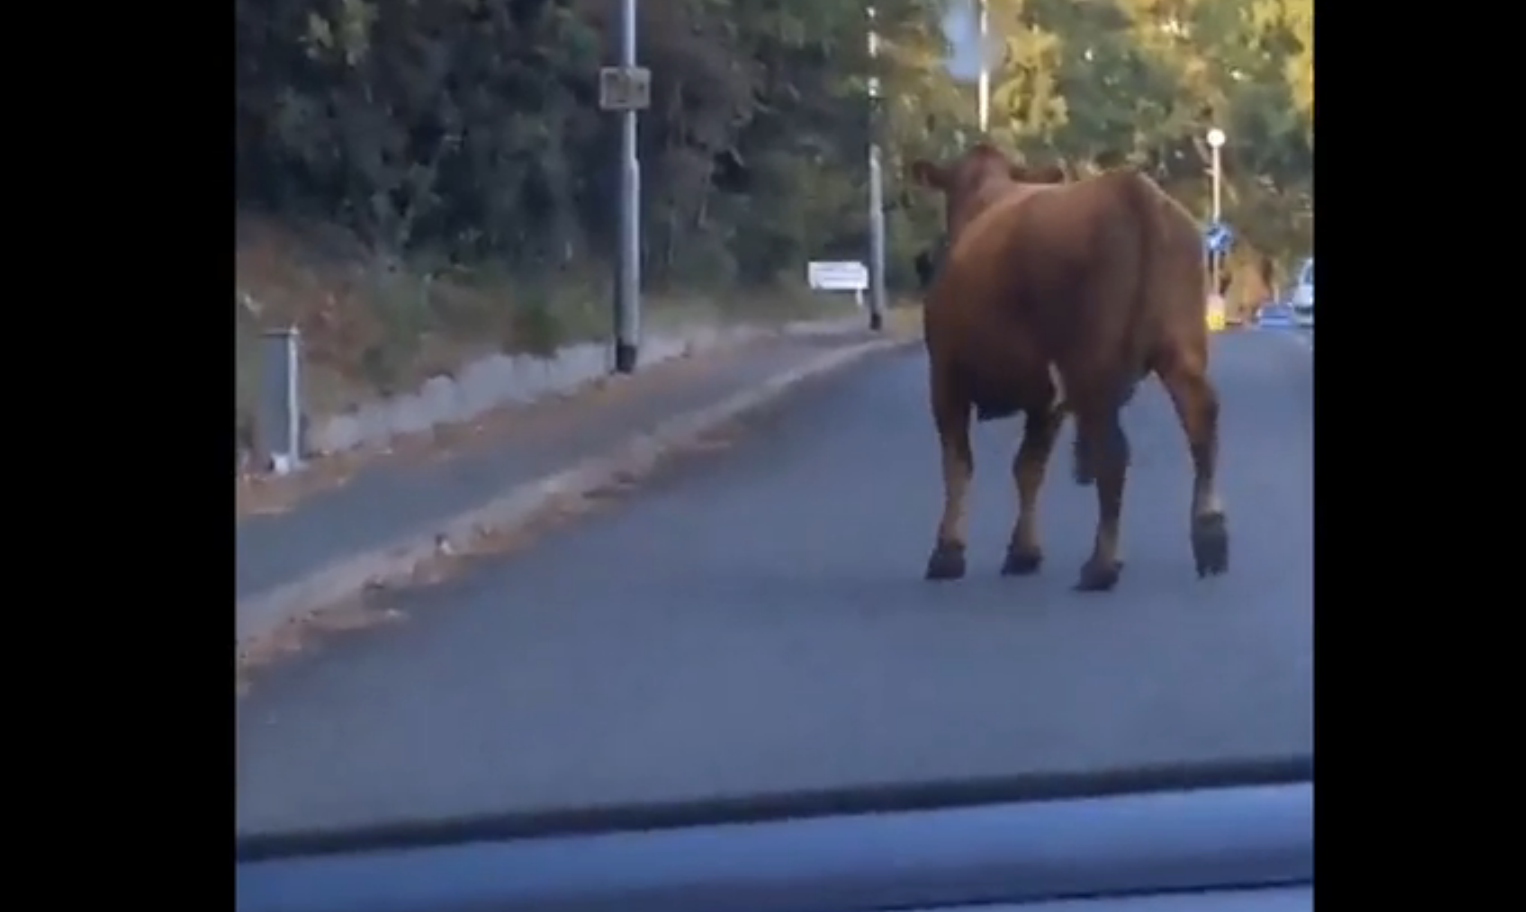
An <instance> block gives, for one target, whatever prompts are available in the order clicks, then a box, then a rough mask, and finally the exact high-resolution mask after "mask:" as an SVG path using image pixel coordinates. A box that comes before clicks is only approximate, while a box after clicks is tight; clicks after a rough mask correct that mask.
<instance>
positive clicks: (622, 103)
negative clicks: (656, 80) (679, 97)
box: [599, 66, 652, 111]
mask: <svg viewBox="0 0 1526 912" xmlns="http://www.w3.org/2000/svg"><path fill="white" fill-rule="evenodd" d="M651 105H652V71H651V70H649V69H647V68H646V67H639V66H632V67H600V68H599V107H600V108H601V109H602V110H605V111H645V110H646V109H647V108H649V107H651Z"/></svg>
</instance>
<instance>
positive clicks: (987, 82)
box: [975, 0, 991, 137]
mask: <svg viewBox="0 0 1526 912" xmlns="http://www.w3.org/2000/svg"><path fill="white" fill-rule="evenodd" d="M990 16H991V13H990V10H989V9H988V8H987V2H986V0H977V10H976V25H975V31H976V39H975V40H976V48H977V50H978V51H979V53H980V83H979V88H978V90H977V91H978V93H979V94H978V97H977V99H976V105H977V107H978V108H979V111H980V134H981V136H982V137H984V136H985V133H986V130H987V129H988V128H989V126H990V123H991V66H990V64H989V63H988V62H987V57H988V55H989V53H990V52H989V50H988V49H987V48H986V42H987V41H988V40H989V35H990V30H991V26H990Z"/></svg>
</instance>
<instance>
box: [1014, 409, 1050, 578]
mask: <svg viewBox="0 0 1526 912" xmlns="http://www.w3.org/2000/svg"><path fill="white" fill-rule="evenodd" d="M1064 422H1065V413H1064V412H1062V411H1058V410H1043V411H1039V410H1030V411H1028V413H1027V416H1026V421H1025V424H1024V426H1023V442H1022V444H1021V445H1020V446H1019V447H1018V448H1017V456H1015V457H1014V458H1013V460H1012V480H1013V481H1014V482H1016V484H1017V522H1016V524H1015V525H1013V527H1012V538H1011V540H1009V541H1008V542H1007V557H1006V560H1005V561H1003V562H1002V565H1001V572H1002V575H1003V576H1025V575H1027V574H1029V573H1035V572H1037V571H1038V569H1039V566H1040V565H1041V564H1043V562H1044V552H1043V549H1042V548H1041V547H1040V546H1039V537H1038V499H1039V489H1040V488H1041V487H1043V485H1044V470H1045V469H1046V468H1047V467H1048V465H1049V455H1050V453H1052V452H1053V451H1054V441H1055V438H1056V437H1058V436H1059V432H1060V425H1061V424H1063V423H1064Z"/></svg>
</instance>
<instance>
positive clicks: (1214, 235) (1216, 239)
mask: <svg viewBox="0 0 1526 912" xmlns="http://www.w3.org/2000/svg"><path fill="white" fill-rule="evenodd" d="M1234 240H1235V233H1234V231H1232V230H1231V229H1230V227H1229V226H1228V225H1226V224H1224V223H1223V222H1215V223H1213V224H1212V225H1209V226H1208V230H1207V231H1206V232H1204V234H1203V242H1204V243H1205V244H1207V245H1208V252H1209V253H1223V252H1224V251H1226V250H1228V249H1229V245H1230V244H1232V243H1234Z"/></svg>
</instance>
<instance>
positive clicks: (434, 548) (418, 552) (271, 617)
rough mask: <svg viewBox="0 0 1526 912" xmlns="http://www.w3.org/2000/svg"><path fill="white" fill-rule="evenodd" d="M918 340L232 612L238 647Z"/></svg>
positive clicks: (629, 446) (752, 399)
mask: <svg viewBox="0 0 1526 912" xmlns="http://www.w3.org/2000/svg"><path fill="white" fill-rule="evenodd" d="M916 341H917V340H915V339H905V338H895V339H876V340H873V341H870V342H863V343H859V344H857V345H853V346H850V347H847V348H841V349H837V350H835V351H831V352H827V353H826V354H824V355H822V356H820V357H817V358H813V359H812V360H810V361H807V362H806V363H804V364H802V365H800V366H798V367H795V368H792V369H790V370H787V371H784V372H782V373H779V374H775V375H774V376H773V377H771V378H770V379H769V380H768V381H767V382H765V383H763V384H762V385H760V386H758V387H755V388H753V389H749V390H744V391H742V392H740V393H737V394H736V395H733V396H732V397H730V398H729V399H726V400H723V401H722V402H719V403H717V404H715V405H711V406H707V407H705V408H702V409H697V410H694V411H691V412H687V413H684V414H682V415H678V416H677V417H674V418H670V419H668V420H666V421H664V422H662V423H661V424H659V425H658V426H657V427H656V428H654V429H652V430H651V431H649V432H647V433H643V434H637V435H635V436H634V437H632V438H630V439H628V440H626V442H625V443H623V444H621V445H620V446H618V447H616V448H615V450H614V451H613V452H611V453H607V454H604V455H602V456H595V457H592V458H589V459H585V460H582V461H581V462H578V463H576V464H575V465H573V466H572V467H571V468H569V469H566V470H563V471H560V472H556V473H553V474H551V475H547V476H543V477H541V478H538V479H535V480H533V481H528V482H521V483H519V484H514V485H511V486H509V487H508V488H506V489H504V490H503V491H502V492H501V493H500V494H499V495H498V496H496V497H494V498H493V499H491V500H490V501H488V502H487V503H486V504H483V505H482V506H480V507H476V508H474V509H471V510H467V511H464V512H461V513H458V514H456V515H454V516H451V517H448V518H446V519H442V520H439V521H437V522H434V523H431V524H429V525H428V526H426V527H425V528H422V529H419V530H418V531H417V532H415V533H413V534H410V535H408V536H407V537H406V538H404V539H401V540H398V541H395V542H393V543H391V544H390V545H386V546H383V547H381V548H374V549H371V550H369V551H365V552H362V553H360V554H355V555H352V556H350V557H347V558H343V559H341V560H337V561H334V562H332V563H330V564H328V565H327V566H324V567H322V568H319V569H318V570H314V571H312V572H311V573H308V574H306V575H304V576H302V577H300V578H298V579H296V580H293V581H292V582H289V583H286V584H285V585H282V586H279V587H277V588H276V589H274V590H270V591H267V592H264V593H261V594H260V595H257V596H253V597H250V598H247V599H244V600H242V601H236V602H235V605H234V631H235V632H234V636H235V645H236V647H244V646H247V645H250V644H251V643H252V642H253V641H255V640H258V639H260V638H262V637H264V636H266V635H268V634H271V633H274V632H275V631H277V630H278V629H280V628H281V627H282V626H284V625H286V624H288V623H291V622H293V621H297V620H300V619H302V618H304V617H307V616H310V615H313V614H316V613H318V612H320V611H322V610H323V609H325V608H328V607H330V606H334V605H337V604H340V603H343V602H345V601H347V600H349V599H352V598H354V597H355V596H358V595H360V594H362V593H363V592H365V591H366V590H368V589H372V588H376V587H382V586H387V585H389V584H394V583H398V582H402V581H405V580H407V579H409V578H410V577H411V576H412V575H413V574H414V572H415V571H416V570H417V569H418V568H420V567H421V566H422V565H423V564H424V563H425V562H426V561H429V560H431V559H432V558H434V557H435V556H436V555H438V554H440V553H442V552H444V553H450V552H460V551H463V550H465V549H466V547H467V545H469V544H470V542H471V541H472V540H473V539H474V538H475V537H477V536H478V535H480V534H481V533H482V532H484V531H489V530H491V531H494V532H512V531H514V529H515V527H517V526H520V525H523V524H525V523H527V522H529V521H530V520H532V519H534V518H535V516H536V514H538V513H539V512H541V511H542V510H544V509H545V508H546V507H547V506H549V505H550V504H551V503H553V502H554V501H556V500H559V499H561V498H565V497H569V496H572V497H576V496H581V495H586V494H590V493H592V492H594V491H597V490H599V489H601V488H605V487H608V486H609V485H610V484H612V483H615V482H618V481H619V480H621V479H622V478H626V477H629V476H631V475H634V474H640V473H643V472H646V471H647V470H649V469H651V468H652V467H653V466H654V465H655V464H656V463H657V462H658V460H660V459H661V458H662V457H663V456H664V455H666V454H667V453H668V452H669V451H671V450H674V449H677V448H680V447H683V446H685V445H686V444H690V443H693V442H695V441H696V439H697V438H700V437H703V436H704V435H706V434H708V433H710V432H712V431H714V430H715V429H717V428H718V427H720V426H722V425H725V424H728V423H730V422H732V421H734V420H736V419H737V418H740V417H742V416H744V415H746V414H747V413H749V412H752V411H755V410H757V409H759V408H761V407H763V406H766V405H770V404H772V403H773V402H775V401H777V400H779V399H781V398H783V397H784V395H785V394H787V393H788V392H790V391H791V390H793V389H794V388H795V387H796V386H798V385H800V384H802V383H804V382H806V381H808V380H813V379H816V378H817V377H821V376H824V375H826V374H828V373H831V372H833V371H836V370H839V369H841V368H844V367H847V366H849V365H851V364H853V363H855V362H857V361H860V360H863V359H864V358H866V357H868V356H870V355H873V354H877V353H880V352H887V351H892V350H895V349H898V348H903V347H907V346H910V345H912V344H914V343H915V342H916Z"/></svg>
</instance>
